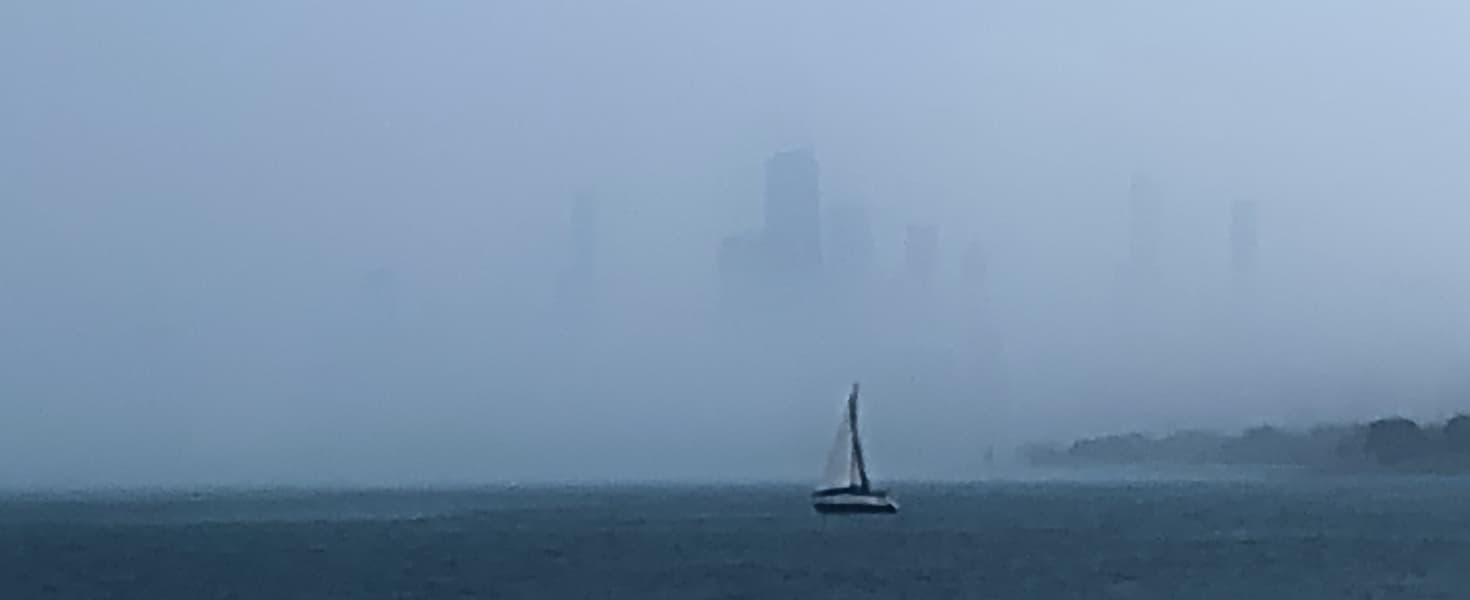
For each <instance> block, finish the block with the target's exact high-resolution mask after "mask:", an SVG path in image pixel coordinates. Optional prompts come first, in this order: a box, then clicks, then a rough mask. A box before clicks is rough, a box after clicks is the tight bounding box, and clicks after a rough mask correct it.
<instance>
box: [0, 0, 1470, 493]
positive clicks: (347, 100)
mask: <svg viewBox="0 0 1470 600" xmlns="http://www.w3.org/2000/svg"><path fill="white" fill-rule="evenodd" d="M1467 19H1470V6H1466V5H1464V4H1463V3H1453V2H1424V3H1412V4H1387V3H1381V2H1366V1H1363V2H1354V1H1349V2H1326V1H1320V2H1299V3H1292V4H1289V5H1288V4H1282V3H1277V2H1247V3H1238V2H1234V3H1226V2H1206V3H1178V2H1167V1H1164V0H1149V1H1143V0H1140V1H1118V2H1101V3H1100V2H1086V1H1082V0H1052V1H1044V2H999V1H991V0H987V1H985V2H959V1H955V2H936V3H927V4H926V5H925V6H923V7H910V6H907V5H901V4H900V3H893V2H839V1H836V0H822V1H813V2H778V1H775V0H760V1H754V2H723V3H716V2H675V1H665V2H655V1H648V2H616V3H614V2H607V3H595V2H570V1H566V2H560V1H534V2H532V1H524V2H522V1H504V2H469V1H447V2H434V3H402V2H381V1H374V2H346V1H334V2H288V1H285V0H275V1H258V2H249V3H193V2H163V1H145V0H134V1H131V2H115V3H101V2H56V1H40V0H35V1H29V2H27V1H21V2H10V3H5V4H4V5H3V6H0V486H8V487H26V486H97V485H145V484H164V485H184V484H213V483H226V484H228V483H291V484H315V483H326V484H342V483H346V484H378V483H387V484H392V483H422V482H503V481H542V480H632V479H664V480H699V481H708V482H720V481H737V480H756V479H782V480H785V479H789V480H813V479H815V478H816V477H817V475H819V474H820V470H821V466H822V460H823V459H824V457H825V452H826V448H827V446H828V444H830V443H831V441H832V434H833V432H834V430H835V429H836V427H837V425H838V421H839V417H840V411H841V408H842V402H843V398H844V395H845V393H846V389H847V386H848V384H849V383H850V382H852V381H858V380H860V381H862V382H863V384H864V388H863V389H864V395H863V421H862V426H863V433H864V436H865V444H866V445H867V446H868V448H869V453H870V455H871V456H870V462H871V464H872V465H873V469H874V476H875V477H877V478H879V479H886V480H893V479H908V478H969V477H977V476H980V474H981V467H982V466H983V465H982V460H981V456H982V454H983V452H984V451H985V449H986V448H988V447H992V446H993V447H995V448H996V449H997V452H999V453H1001V454H1004V451H1005V449H1007V448H1011V447H1013V446H1014V445H1015V444H1018V443H1022V442H1026V441H1030V440H1052V439H1054V440H1065V439H1068V438H1070V437H1073V436H1079V435H1093V434H1100V433H1108V432H1116V431H1124V430H1142V431H1163V430H1168V429H1171V428H1181V427H1212V428H1237V427H1245V426H1250V425H1254V424H1258V423H1273V424H1280V425H1288V426H1290V425H1309V424H1312V423H1317V422H1323V421H1334V420H1349V419H1366V418H1372V417H1375V416H1382V415H1387V414H1402V415H1405V416H1411V417H1420V418H1436V417H1442V416H1446V415H1448V414H1451V413H1452V412H1454V411H1455V410H1457V409H1461V408H1464V407H1465V406H1466V403H1467V402H1470V379H1467V378H1466V376H1465V375H1464V374H1463V373H1464V367H1465V366H1466V359H1467V352H1466V349H1467V348H1466V345H1467V339H1466V332H1467V325H1470V323H1467V320H1466V318H1465V316H1464V312H1465V311H1464V308H1463V307H1465V306H1467V304H1466V301H1467V299H1470V286H1467V281H1470V280H1467V275H1470V262H1467V261H1465V260H1464V257H1465V256H1467V252H1470V242H1467V241H1465V240H1466V236H1464V235H1463V233H1462V232H1463V230H1465V228H1466V224H1467V222H1470V203H1467V202H1466V199H1467V198H1470V170H1466V169H1464V168H1463V158H1464V157H1465V156H1466V155H1467V153H1470V113H1467V112H1466V111H1465V107H1466V106H1470V80H1467V79H1466V78H1465V77H1463V76H1461V71H1462V70H1463V63H1464V57H1465V56H1467V55H1470V42H1467V41H1466V38H1465V36H1464V35H1463V33H1464V31H1465V28H1464V24H1465V23H1467V22H1470V21H1467ZM804 156H809V157H811V158H812V159H813V160H814V163H813V164H814V167H812V168H813V169H815V172H816V173H819V175H817V177H816V178H812V177H809V175H810V174H811V173H810V172H808V171H803V170H802V169H804V168H806V167H803V166H802V165H807V164H808V163H807V162H804V160H805V159H803V158H802V157H804ZM773 157H775V158H773ZM772 160H774V161H775V162H774V163H770V164H772V165H775V166H772V167H771V168H772V169H775V170H777V171H779V170H781V169H786V171H780V172H781V173H785V175H777V176H773V177H772V182H773V183H770V186H769V188H768V181H767V168H768V162H767V161H772ZM783 161H784V162H783ZM783 165H784V166H783ZM791 165H796V166H791ZM811 181H819V183H818V184H817V185H818V186H819V192H817V193H816V194H814V195H812V194H807V193H806V192H803V191H802V190H803V189H805V188H804V187H803V186H807V185H808V184H809V183H810V182H811ZM793 190H795V191H793ZM768 197H769V198H770V205H769V207H771V208H772V211H773V213H772V214H768V210H767V209H768ZM814 198H816V199H817V200H816V201H815V203H814V202H813V199H814ZM1242 203H1249V204H1242ZM1149 206H1153V207H1155V208H1153V209H1150V208H1148V207H1149ZM1237 206H1240V207H1253V208H1235V207H1237ZM813 210H815V211H816V212H812V211H813ZM1233 210H1240V211H1252V210H1253V211H1254V212H1253V214H1254V217H1253V218H1252V217H1249V216H1246V217H1242V219H1241V221H1240V224H1239V225H1237V226H1236V229H1235V231H1237V233H1236V234H1235V237H1234V240H1235V242H1234V243H1235V244H1236V245H1235V246H1234V248H1235V249H1234V250H1232V211H1233ZM809 213H810V214H809ZM813 215H815V217H820V219H819V221H818V220H813V219H814V218H815V217H813ZM1150 215H1152V216H1150ZM911 228H912V229H911ZM911 231H912V234H910V232H911ZM1250 231H1254V232H1255V233H1254V235H1253V236H1252V234H1251V233H1249V232H1250ZM814 232H816V233H814ZM910 235H912V237H909V236H910ZM931 236H932V237H931ZM1252 239H1254V242H1251V240H1252ZM906 240H907V241H906ZM926 240H929V241H932V242H933V245H932V246H930V245H928V244H929V242H926ZM813 244H816V246H813ZM812 248H816V249H817V250H816V254H815V255H812V254H811V253H810V250H811V249H812Z"/></svg>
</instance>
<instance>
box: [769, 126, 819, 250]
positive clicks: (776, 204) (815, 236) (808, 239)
mask: <svg viewBox="0 0 1470 600" xmlns="http://www.w3.org/2000/svg"><path fill="white" fill-rule="evenodd" d="M820 178H821V172H820V167H819V166H818V164H817V159H816V157H815V155H814V154H813V153H812V151H811V149H809V148H802V149H798V150H789V151H786V152H779V153H777V154H775V155H772V156H771V157H770V158H769V159H767V160H766V190H765V191H766V198H765V231H764V232H763V237H764V240H765V245H766V250H767V253H768V256H769V257H770V258H771V260H772V261H773V264H772V265H770V266H771V269H772V272H773V274H776V273H779V274H784V275H786V276H789V277H794V278H797V279H803V278H809V277H815V276H816V275H818V274H819V273H820V272H821V268H822V213H821V184H820Z"/></svg>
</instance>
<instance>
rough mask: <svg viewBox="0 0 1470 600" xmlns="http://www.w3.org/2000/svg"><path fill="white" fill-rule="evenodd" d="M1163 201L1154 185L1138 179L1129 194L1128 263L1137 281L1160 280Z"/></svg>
mask: <svg viewBox="0 0 1470 600" xmlns="http://www.w3.org/2000/svg"><path fill="white" fill-rule="evenodd" d="M1162 213H1163V201H1162V200H1161V199H1160V197H1159V192H1158V189H1157V188H1155V187H1154V184H1153V181H1151V180H1150V179H1149V178H1148V177H1147V176H1144V175H1134V176H1133V182H1132V185H1131V186H1130V188H1129V193H1128V263H1129V269H1130V270H1131V271H1132V274H1133V276H1134V277H1138V278H1141V279H1145V280H1149V279H1153V278H1155V277H1157V276H1158V271H1159V251H1160V237H1161V236H1160V227H1161V226H1162V221H1163V214H1162Z"/></svg>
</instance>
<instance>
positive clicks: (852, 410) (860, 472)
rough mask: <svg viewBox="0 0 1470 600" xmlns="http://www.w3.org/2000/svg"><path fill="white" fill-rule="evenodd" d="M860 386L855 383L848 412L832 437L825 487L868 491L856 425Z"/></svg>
mask: <svg viewBox="0 0 1470 600" xmlns="http://www.w3.org/2000/svg"><path fill="white" fill-rule="evenodd" d="M857 396H858V386H857V384H853V386H852V393H851V394H849V395H848V397H847V414H846V415H844V417H843V419H842V424H841V425H840V426H839V427H838V429H837V438H836V439H835V440H833V441H832V451H831V453H830V454H828V456H827V470H826V474H825V476H824V477H823V478H822V486H821V488H819V489H823V490H841V489H857V490H862V491H867V490H868V488H869V484H868V470H867V466H866V465H865V464H864V461H863V444H862V440H861V439H860V438H859V437H858V425H857Z"/></svg>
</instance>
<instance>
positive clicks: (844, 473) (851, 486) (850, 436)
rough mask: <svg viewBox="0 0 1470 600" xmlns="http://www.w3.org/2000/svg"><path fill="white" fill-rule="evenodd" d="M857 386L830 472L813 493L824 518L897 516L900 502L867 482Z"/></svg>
mask: <svg viewBox="0 0 1470 600" xmlns="http://www.w3.org/2000/svg"><path fill="white" fill-rule="evenodd" d="M857 401H858V384H856V383H854V384H852V393H850V394H848V396H847V414H846V415H845V416H844V417H843V419H842V426H841V427H839V428H838V429H837V439H836V440H834V441H833V443H832V453H831V455H830V456H828V458H827V472H826V476H825V477H824V478H823V481H822V485H821V487H819V488H817V491H815V492H812V508H815V509H816V510H817V512H819V513H822V514H840V513H877V514H892V513H896V512H898V502H896V501H894V499H893V498H890V497H889V496H888V493H887V492H885V491H883V490H875V489H873V486H872V482H871V481H869V480H868V467H867V463H866V462H865V461H864V460H863V444H862V441H861V440H860V439H859V438H858V411H857Z"/></svg>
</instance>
